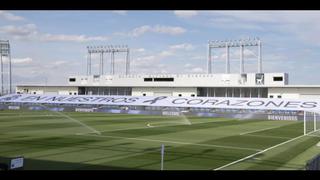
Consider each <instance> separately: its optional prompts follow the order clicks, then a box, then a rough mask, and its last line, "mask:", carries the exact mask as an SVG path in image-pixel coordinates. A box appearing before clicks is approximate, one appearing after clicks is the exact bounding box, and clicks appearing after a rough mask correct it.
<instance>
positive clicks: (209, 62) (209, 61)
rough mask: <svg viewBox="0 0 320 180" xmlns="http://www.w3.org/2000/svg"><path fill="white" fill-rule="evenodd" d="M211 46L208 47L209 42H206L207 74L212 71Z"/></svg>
mask: <svg viewBox="0 0 320 180" xmlns="http://www.w3.org/2000/svg"><path fill="white" fill-rule="evenodd" d="M211 58H212V57H211V47H210V42H209V43H208V62H207V66H208V67H207V68H208V74H211V73H212V69H211V68H212V64H211V63H212V62H211Z"/></svg>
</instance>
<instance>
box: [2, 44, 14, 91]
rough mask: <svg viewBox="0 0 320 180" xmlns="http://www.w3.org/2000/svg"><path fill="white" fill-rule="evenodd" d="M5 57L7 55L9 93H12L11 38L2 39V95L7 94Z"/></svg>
mask: <svg viewBox="0 0 320 180" xmlns="http://www.w3.org/2000/svg"><path fill="white" fill-rule="evenodd" d="M3 57H6V58H7V59H8V61H6V62H7V63H8V72H7V73H8V86H9V87H8V89H7V93H12V67H11V52H10V43H9V40H6V41H5V40H0V64H1V95H3V94H5V87H4V85H5V83H4V75H5V72H4V71H5V70H4V65H5V62H4V60H3Z"/></svg>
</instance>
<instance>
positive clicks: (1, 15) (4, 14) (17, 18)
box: [0, 11, 24, 21]
mask: <svg viewBox="0 0 320 180" xmlns="http://www.w3.org/2000/svg"><path fill="white" fill-rule="evenodd" d="M0 18H1V19H5V20H8V21H22V20H24V17H21V16H17V15H14V14H12V13H9V12H8V11H0Z"/></svg>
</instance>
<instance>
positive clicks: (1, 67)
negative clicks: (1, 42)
mask: <svg viewBox="0 0 320 180" xmlns="http://www.w3.org/2000/svg"><path fill="white" fill-rule="evenodd" d="M3 90H4V89H3V61H2V52H1V95H3Z"/></svg>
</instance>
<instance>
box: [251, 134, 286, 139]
mask: <svg viewBox="0 0 320 180" xmlns="http://www.w3.org/2000/svg"><path fill="white" fill-rule="evenodd" d="M246 136H255V137H266V138H276V139H291V138H290V137H280V136H265V135H254V134H246Z"/></svg>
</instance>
